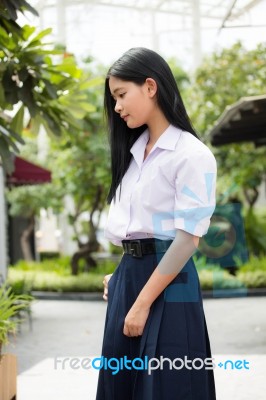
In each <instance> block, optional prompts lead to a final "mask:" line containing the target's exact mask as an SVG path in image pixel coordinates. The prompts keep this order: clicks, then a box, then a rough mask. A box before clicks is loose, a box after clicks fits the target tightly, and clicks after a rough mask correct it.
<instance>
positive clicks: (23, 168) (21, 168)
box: [6, 156, 51, 186]
mask: <svg viewBox="0 0 266 400" xmlns="http://www.w3.org/2000/svg"><path fill="white" fill-rule="evenodd" d="M14 166H15V168H14V171H13V172H12V174H11V175H7V177H6V182H7V185H9V186H11V185H12V186H21V185H39V184H42V183H47V182H51V172H50V171H49V170H48V169H45V168H42V167H40V166H38V165H36V164H33V163H31V162H29V161H27V160H24V159H23V158H21V157H18V156H15V161H14Z"/></svg>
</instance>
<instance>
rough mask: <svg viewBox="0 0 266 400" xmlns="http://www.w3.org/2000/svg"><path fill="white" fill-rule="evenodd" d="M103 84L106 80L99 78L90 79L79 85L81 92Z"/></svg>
mask: <svg viewBox="0 0 266 400" xmlns="http://www.w3.org/2000/svg"><path fill="white" fill-rule="evenodd" d="M103 83H104V78H101V77H98V78H94V79H90V80H87V81H83V82H82V83H81V84H80V85H79V87H80V89H81V90H86V89H90V88H92V87H94V86H98V85H102V84H103Z"/></svg>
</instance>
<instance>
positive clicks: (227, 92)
mask: <svg viewBox="0 0 266 400" xmlns="http://www.w3.org/2000/svg"><path fill="white" fill-rule="evenodd" d="M265 83H266V45H265V44H259V45H258V46H257V48H256V49H254V50H251V51H248V50H246V49H245V48H244V47H243V45H242V44H241V43H240V42H238V43H236V44H235V45H233V46H232V47H231V48H228V49H222V50H221V51H218V52H216V53H214V54H212V55H210V56H209V57H206V58H205V60H204V61H203V63H202V65H201V66H200V68H199V69H198V70H197V71H196V74H195V79H194V82H193V85H192V86H191V87H190V88H189V90H188V91H187V93H186V98H188V97H189V98H190V102H188V108H189V114H190V116H191V118H192V121H193V123H194V125H195V126H196V128H197V129H198V131H200V132H201V136H202V138H203V140H204V141H205V142H208V141H209V136H208V132H209V131H210V129H211V128H212V126H213V124H214V123H215V122H216V121H217V119H218V118H219V117H220V115H221V114H222V112H223V111H224V109H225V108H226V106H228V105H231V104H232V103H235V102H236V101H238V100H239V99H240V98H241V97H244V96H252V95H260V94H264V93H265ZM213 152H214V154H215V156H216V158H217V160H218V163H219V171H218V172H219V182H218V187H219V188H221V190H220V195H221V196H220V198H221V201H223V202H226V201H227V200H228V198H230V196H238V197H239V198H240V199H242V200H243V201H246V202H247V204H248V205H249V207H250V208H252V207H253V206H254V204H255V202H256V199H257V196H258V188H259V186H260V184H261V182H262V181H263V179H264V178H265V170H266V148H265V147H261V148H255V146H254V144H253V143H240V144H239V143H238V144H234V143H232V144H230V145H224V146H220V147H218V148H214V149H213ZM221 177H223V179H225V180H226V182H227V183H228V181H229V180H230V181H231V188H229V190H227V191H226V193H224V187H225V184H224V183H223V182H222V179H221ZM228 178H229V179H228ZM227 189H228V187H227ZM222 194H223V195H222Z"/></svg>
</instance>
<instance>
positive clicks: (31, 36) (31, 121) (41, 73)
mask: <svg viewBox="0 0 266 400" xmlns="http://www.w3.org/2000/svg"><path fill="white" fill-rule="evenodd" d="M25 10H28V11H30V12H33V13H35V14H37V12H36V10H34V9H33V8H32V7H31V6H30V5H29V4H28V3H26V1H24V0H12V2H10V1H2V2H1V3H0V157H1V158H2V162H3V165H4V168H5V170H6V171H7V172H9V173H10V172H12V169H13V163H12V157H11V153H12V152H16V153H17V152H19V148H18V143H20V144H23V143H24V142H23V139H22V137H21V133H22V131H23V128H24V127H25V120H26V119H27V122H26V124H27V125H28V126H31V128H32V130H33V131H35V132H38V130H39V127H40V125H41V124H42V125H44V127H45V129H46V130H47V132H49V133H50V134H53V135H60V134H63V133H64V132H66V131H68V130H69V129H71V130H72V131H74V130H80V129H81V128H82V118H83V117H84V116H85V115H86V113H88V112H90V111H93V110H94V107H93V106H92V105H91V104H89V103H87V102H86V101H85V100H86V95H85V93H84V90H86V87H87V82H86V79H85V77H84V76H83V74H82V70H81V69H80V68H78V66H77V64H76V62H75V59H74V57H64V54H65V52H64V50H62V49H55V47H53V46H51V44H50V43H45V42H43V39H44V38H45V37H46V36H47V35H48V34H49V33H50V32H51V29H45V30H44V31H41V32H39V33H37V32H36V28H35V27H31V26H28V25H25V26H23V27H20V26H19V25H18V24H17V22H16V20H17V13H18V12H24V11H25ZM10 113H11V114H12V116H11V118H10ZM27 116H29V117H28V118H27Z"/></svg>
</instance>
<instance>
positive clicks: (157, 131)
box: [147, 109, 170, 145]
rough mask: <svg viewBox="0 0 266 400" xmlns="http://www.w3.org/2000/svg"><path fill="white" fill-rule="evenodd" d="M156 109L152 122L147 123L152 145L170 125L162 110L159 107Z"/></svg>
mask: <svg viewBox="0 0 266 400" xmlns="http://www.w3.org/2000/svg"><path fill="white" fill-rule="evenodd" d="M156 111H157V112H156V113H154V115H153V116H152V118H151V120H150V122H148V123H147V125H148V129H149V134H150V139H149V143H150V144H151V145H153V144H154V143H155V142H156V141H157V140H158V138H159V137H160V136H161V135H162V133H163V132H164V131H165V130H166V129H167V128H168V126H169V125H170V123H169V122H168V121H167V119H166V118H165V116H164V114H163V113H162V112H161V110H159V109H157V110H156Z"/></svg>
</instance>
